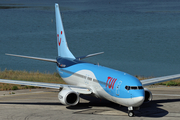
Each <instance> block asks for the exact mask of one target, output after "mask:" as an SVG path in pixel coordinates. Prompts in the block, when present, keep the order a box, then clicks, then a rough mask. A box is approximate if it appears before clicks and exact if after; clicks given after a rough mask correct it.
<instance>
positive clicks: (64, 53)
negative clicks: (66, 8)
mask: <svg viewBox="0 0 180 120" xmlns="http://www.w3.org/2000/svg"><path fill="white" fill-rule="evenodd" d="M55 16H56V32H57V47H58V56H61V57H67V58H74V59H75V57H74V55H73V54H72V53H71V51H70V50H69V48H68V45H67V42H66V36H65V32H64V28H63V24H62V19H61V14H60V10H59V5H58V4H57V3H56V4H55Z"/></svg>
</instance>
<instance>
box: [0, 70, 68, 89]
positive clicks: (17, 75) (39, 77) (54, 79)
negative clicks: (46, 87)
mask: <svg viewBox="0 0 180 120" xmlns="http://www.w3.org/2000/svg"><path fill="white" fill-rule="evenodd" d="M0 79H9V80H23V81H33V82H46V83H59V84H65V82H64V81H63V80H62V78H61V77H60V76H59V74H58V73H53V74H50V73H40V72H38V71H37V72H27V71H14V70H7V69H5V70H4V71H0ZM32 88H38V87H34V86H21V85H14V84H5V83H0V90H1V91H2V90H17V89H32Z"/></svg>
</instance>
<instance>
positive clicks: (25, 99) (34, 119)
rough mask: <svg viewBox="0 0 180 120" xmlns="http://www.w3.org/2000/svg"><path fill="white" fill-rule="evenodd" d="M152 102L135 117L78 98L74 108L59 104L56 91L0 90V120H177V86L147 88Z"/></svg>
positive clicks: (103, 102)
mask: <svg viewBox="0 0 180 120" xmlns="http://www.w3.org/2000/svg"><path fill="white" fill-rule="evenodd" d="M147 88H148V89H149V90H151V92H152V94H153V101H151V102H149V103H144V104H143V105H142V106H141V108H140V110H137V111H135V116H134V117H129V116H128V114H127V107H124V106H120V105H118V104H114V103H112V102H109V101H106V100H101V99H97V98H94V97H91V96H84V95H81V97H82V98H81V99H80V103H79V104H78V105H76V106H65V105H62V104H61V103H60V102H59V100H58V97H57V96H58V90H54V89H32V90H30V89H27V90H16V91H0V120H69V119H71V120H96V119H98V120H114V119H125V120H128V119H129V120H132V119H133V120H139V119H141V120H144V119H146V120H150V119H152V118H156V119H157V120H162V119H163V120H169V119H173V120H176V119H177V120H179V119H180V118H179V117H180V87H166V86H148V87H147Z"/></svg>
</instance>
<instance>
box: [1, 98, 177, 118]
mask: <svg viewBox="0 0 180 120" xmlns="http://www.w3.org/2000/svg"><path fill="white" fill-rule="evenodd" d="M80 97H81V98H83V99H85V100H87V101H88V102H81V101H80V103H79V104H78V105H76V106H68V107H66V108H67V109H71V110H82V111H78V112H74V114H97V113H101V112H104V111H110V109H108V108H112V109H115V110H118V111H122V112H125V113H127V112H128V110H127V107H124V106H120V105H118V104H115V103H112V102H110V101H107V100H104V99H98V98H95V97H92V96H85V95H80ZM179 101H180V99H163V100H153V101H151V102H149V103H144V104H142V105H141V107H140V109H139V110H135V111H134V112H135V116H138V117H163V116H165V115H167V114H168V113H169V112H168V111H166V110H164V109H161V108H159V107H161V106H163V105H161V104H160V103H168V102H179ZM0 104H22V105H61V106H62V105H63V104H61V103H60V102H0ZM63 106H64V105H63ZM93 107H96V108H95V109H93ZM98 107H108V108H107V109H106V108H103V109H102V108H101V109H98ZM84 109H86V110H84ZM108 115H109V114H108ZM120 116H121V115H120Z"/></svg>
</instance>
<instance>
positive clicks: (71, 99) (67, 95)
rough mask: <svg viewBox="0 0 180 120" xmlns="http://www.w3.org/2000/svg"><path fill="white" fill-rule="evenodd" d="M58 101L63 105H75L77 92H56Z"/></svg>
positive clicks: (77, 100) (77, 97) (77, 96)
mask: <svg viewBox="0 0 180 120" xmlns="http://www.w3.org/2000/svg"><path fill="white" fill-rule="evenodd" d="M58 99H59V101H60V102H61V103H62V104H64V105H70V106H73V105H77V104H78V102H79V94H78V93H76V92H75V91H73V90H69V89H68V90H61V91H60V92H59V94H58Z"/></svg>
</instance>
